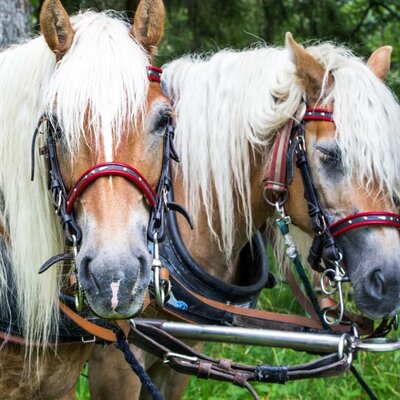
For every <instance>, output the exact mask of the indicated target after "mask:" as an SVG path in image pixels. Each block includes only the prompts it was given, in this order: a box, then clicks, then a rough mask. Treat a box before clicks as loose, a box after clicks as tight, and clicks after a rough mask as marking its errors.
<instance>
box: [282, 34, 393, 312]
mask: <svg viewBox="0 0 400 400" xmlns="http://www.w3.org/2000/svg"><path fill="white" fill-rule="evenodd" d="M287 47H288V48H289V51H290V52H291V57H292V59H293V61H294V63H295V67H296V74H297V80H298V83H299V85H300V86H301V87H302V88H303V93H304V94H305V99H306V104H307V113H306V115H305V117H304V119H305V120H306V123H304V129H305V135H304V140H305V143H304V147H305V149H306V157H307V159H308V163H309V166H310V172H311V185H313V186H314V188H315V193H316V195H317V196H318V199H319V203H320V205H321V209H322V210H321V211H322V213H323V214H324V217H323V219H324V220H323V221H322V222H321V221H319V222H318V221H317V222H316V221H315V220H314V221H313V223H312V224H310V216H309V214H310V215H311V214H312V213H313V212H316V211H317V210H316V209H314V210H310V202H312V201H311V200H310V199H309V198H307V200H306V199H304V197H303V193H304V192H305V191H306V192H307V190H308V189H307V188H305V187H304V186H305V185H304V180H302V179H301V178H300V172H299V171H296V173H295V176H294V180H293V183H292V185H290V187H289V198H288V201H287V202H286V204H285V209H286V211H287V213H288V214H289V215H290V216H291V218H292V221H293V222H294V223H295V224H296V225H298V226H299V227H300V228H301V229H302V230H305V231H308V232H310V233H312V234H317V235H319V234H321V233H322V232H323V230H327V231H331V233H332V235H333V236H334V237H335V240H336V242H337V244H338V248H337V249H336V250H335V251H337V256H338V258H341V257H343V262H344V268H345V270H346V272H347V274H348V275H349V277H350V280H351V282H352V284H353V288H354V300H355V302H356V304H357V306H358V307H359V308H360V310H362V311H364V312H365V313H367V314H368V315H369V316H371V317H374V318H383V317H391V316H393V315H395V313H396V312H397V311H398V310H399V309H400V296H399V293H400V273H399V272H400V269H399V268H400V265H399V250H398V249H399V232H398V227H399V224H398V222H399V220H398V215H397V214H396V212H397V208H396V205H395V202H394V201H393V198H394V197H396V196H397V190H398V189H396V188H394V187H389V185H388V183H387V181H385V179H387V177H390V176H391V175H393V174H395V173H396V172H395V171H396V165H393V163H392V161H393V160H395V159H396V152H397V151H398V149H396V148H392V149H391V148H390V145H388V144H389V143H390V141H391V138H390V137H389V135H393V134H396V132H393V129H394V128H393V126H392V127H391V126H390V124H391V118H392V116H391V114H390V111H392V115H393V116H394V115H395V113H396V112H398V110H396V108H393V109H391V108H390V105H389V104H390V103H389V102H388V104H386V105H385V104H384V101H385V100H384V99H385V98H387V99H388V98H389V95H388V92H389V91H388V89H386V87H385V86H384V84H383V83H382V82H381V81H380V80H384V79H385V78H386V75H387V73H388V71H389V68H390V53H391V48H390V47H388V46H387V47H383V48H381V49H378V50H377V51H376V52H374V53H373V54H372V55H371V57H370V59H369V61H368V63H367V65H365V64H363V63H359V64H358V67H357V68H355V69H354V70H353V72H352V73H350V74H349V73H348V72H347V76H346V77H345V78H344V74H343V72H342V70H343V69H345V68H346V67H344V66H341V65H337V66H335V67H332V66H331V65H328V62H329V59H328V58H324V60H325V62H324V63H323V62H322V61H321V59H318V58H319V57H318V53H312V52H309V51H307V50H305V49H303V48H302V47H301V46H299V45H298V44H297V43H296V42H295V41H294V39H293V38H292V36H291V35H290V34H288V35H287ZM327 60H328V61H327ZM368 66H369V68H370V69H368ZM345 73H346V72H345ZM341 74H342V75H341ZM340 92H342V93H340ZM343 93H346V94H345V95H343ZM321 109H323V110H322V111H321ZM371 121H372V122H371ZM368 124H374V126H375V127H376V128H375V129H374V128H372V126H371V125H370V126H368ZM300 125H301V124H300ZM397 134H399V132H397ZM392 144H393V146H394V144H395V142H394V141H393V142H392ZM374 146H375V149H374ZM383 149H385V150H383ZM385 177H386V178H385ZM306 197H307V195H306ZM307 202H309V204H307ZM300 203H301V204H302V205H301V206H300ZM312 207H313V205H311V208H312ZM310 211H311V212H310ZM312 219H313V217H311V220H312ZM318 224H319V225H320V226H319V227H317V228H316V227H315V225H318ZM324 224H325V225H326V226H323V225H324ZM311 225H314V226H311ZM396 228H397V229H396ZM318 230H319V231H320V232H317V231H318ZM322 257H323V258H325V259H327V258H329V257H327V255H326V254H322ZM328 264H329V260H328Z"/></svg>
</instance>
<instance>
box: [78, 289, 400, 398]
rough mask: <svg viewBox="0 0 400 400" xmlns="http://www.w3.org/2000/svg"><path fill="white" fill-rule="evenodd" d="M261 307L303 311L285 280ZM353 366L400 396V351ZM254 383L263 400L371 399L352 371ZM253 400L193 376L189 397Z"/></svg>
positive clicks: (362, 357)
mask: <svg viewBox="0 0 400 400" xmlns="http://www.w3.org/2000/svg"><path fill="white" fill-rule="evenodd" d="M350 297H351V296H350ZM259 308H262V309H266V310H271V311H277V312H280V311H283V312H288V311H289V312H293V313H299V314H301V313H302V312H301V310H300V308H299V306H298V304H297V303H296V301H295V300H294V299H293V297H292V295H291V292H290V290H289V289H288V288H287V286H286V285H285V284H283V283H281V284H280V285H278V286H277V287H276V288H274V289H269V290H264V291H263V293H262V295H261V297H260V301H259ZM396 334H397V336H399V335H398V332H395V333H394V334H392V336H396ZM204 352H205V354H207V355H210V356H212V357H217V358H222V357H224V358H230V359H232V360H234V361H236V362H241V363H245V364H249V365H257V364H272V365H294V364H301V363H304V362H306V361H310V360H312V359H314V358H315V356H311V355H309V354H306V353H303V352H295V351H292V350H286V349H274V348H266V347H257V346H239V345H230V344H221V343H207V344H206V345H205V349H204ZM353 365H354V366H355V367H356V368H357V369H358V371H359V372H360V373H361V375H362V376H363V378H364V379H365V380H366V382H367V383H368V384H369V385H370V387H371V388H372V389H373V391H374V393H375V394H376V396H377V397H378V398H379V399H384V400H390V399H399V398H400V352H399V351H398V352H391V353H379V354H378V353H361V352H360V353H359V354H358V357H357V358H356V360H355V361H354V363H353ZM86 373H87V371H86ZM253 386H254V388H255V389H256V391H257V393H258V394H259V396H260V397H261V399H263V400H269V399H282V400H295V399H296V400H297V399H298V400H300V399H307V400H314V399H315V400H320V399H329V400H339V399H340V400H350V399H352V400H353V399H367V398H368V397H367V395H366V394H365V392H364V391H363V389H362V388H361V387H360V385H359V384H358V383H357V381H356V379H355V378H354V377H353V375H352V374H351V373H347V374H346V375H344V376H340V377H335V378H325V379H311V380H304V381H292V382H288V383H286V384H285V385H278V384H261V383H256V384H254V385H253ZM250 398H251V396H250V394H249V393H248V392H247V391H246V390H245V389H243V388H240V387H237V386H234V385H232V384H229V383H224V382H218V381H208V380H202V379H197V378H192V379H191V380H190V383H189V386H188V387H187V389H186V391H185V394H184V397H183V400H193V399H199V400H203V399H204V400H225V399H226V400H245V399H250ZM89 399H90V396H89V394H88V383H87V378H85V377H81V379H80V381H79V382H78V385H77V400H89Z"/></svg>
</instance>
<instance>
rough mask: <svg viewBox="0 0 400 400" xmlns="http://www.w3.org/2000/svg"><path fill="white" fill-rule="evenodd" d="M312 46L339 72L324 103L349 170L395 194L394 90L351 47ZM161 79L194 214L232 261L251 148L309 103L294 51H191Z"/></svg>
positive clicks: (265, 142) (246, 208)
mask: <svg viewBox="0 0 400 400" xmlns="http://www.w3.org/2000/svg"><path fill="white" fill-rule="evenodd" d="M308 50H309V51H310V52H311V53H312V54H313V55H314V56H315V57H316V58H317V59H318V60H319V61H320V62H321V63H322V64H324V65H325V66H326V67H327V71H326V72H327V74H328V73H329V72H331V73H332V74H333V76H334V81H335V86H334V89H333V91H332V93H331V97H329V98H328V99H327V102H329V101H331V100H332V98H334V105H335V106H334V118H335V122H336V124H337V127H338V132H337V140H338V143H339V145H340V146H341V148H342V152H343V154H344V161H345V163H346V164H345V165H346V166H347V167H348V168H349V176H353V177H356V178H357V179H358V181H359V183H360V185H368V184H371V183H372V179H374V183H378V185H379V187H380V189H381V190H382V191H388V192H389V193H388V195H389V196H392V195H394V196H397V197H398V196H399V195H400V182H399V180H400V174H399V173H398V171H399V170H400V169H399V168H400V157H398V155H397V154H396V152H398V150H399V149H400V110H399V105H398V103H397V102H396V99H395V97H394V95H393V94H392V93H391V92H390V91H389V89H387V88H386V87H385V85H384V84H383V83H382V82H381V81H380V80H379V79H378V78H376V77H375V76H374V74H373V73H372V72H371V71H370V70H369V69H368V67H367V66H366V65H365V64H364V63H363V62H362V61H361V60H360V59H358V58H356V57H354V56H353V55H352V54H351V53H350V52H349V51H347V50H346V49H344V48H340V47H336V46H333V45H331V44H322V45H317V46H314V47H311V48H309V49H308ZM162 80H163V88H164V90H165V91H166V93H167V94H168V95H169V96H170V97H171V99H172V100H173V102H174V108H175V110H176V114H177V128H176V142H177V146H178V151H179V153H180V156H181V161H182V162H181V168H182V171H183V172H182V173H183V180H184V187H185V197H186V201H187V203H188V208H189V210H190V211H191V213H193V214H194V216H195V217H196V215H197V213H198V212H199V210H200V209H201V208H202V207H204V209H205V212H206V215H207V218H208V223H209V225H210V227H211V229H212V230H213V232H214V233H216V236H218V235H217V234H219V235H220V236H219V243H220V247H221V248H222V249H224V251H225V252H226V257H227V259H229V258H230V256H231V253H232V248H233V245H234V235H235V227H236V226H237V221H235V214H236V212H235V208H236V210H237V206H238V207H239V210H240V212H241V213H242V214H243V215H244V216H245V219H246V224H247V234H248V236H249V235H250V234H251V232H252V215H251V207H250V198H251V187H250V161H251V157H252V151H251V149H252V148H254V146H259V145H260V146H262V148H264V151H265V154H266V156H268V150H269V148H270V143H271V142H272V140H273V137H274V134H275V133H276V130H277V129H278V128H279V127H281V126H282V125H283V124H285V123H286V122H287V121H288V119H289V118H291V117H292V116H296V117H297V116H298V113H300V112H301V110H302V109H303V108H304V107H303V102H302V97H303V91H302V88H301V87H299V85H298V82H297V79H296V74H295V65H294V63H293V61H292V57H291V53H290V51H289V50H288V49H277V48H271V47H260V48H256V49H251V50H245V51H241V52H235V51H221V52H218V53H216V54H215V55H212V56H207V57H201V56H192V57H190V56H187V57H183V58H181V59H178V60H175V61H173V62H171V63H170V64H167V65H166V66H165V67H164V73H163V78H162ZM325 81H326V82H327V81H328V80H327V79H325ZM260 184H262V183H261V182H260ZM215 189H216V190H215ZM215 210H217V211H215ZM217 216H218V217H217Z"/></svg>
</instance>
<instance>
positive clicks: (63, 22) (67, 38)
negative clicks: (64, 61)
mask: <svg viewBox="0 0 400 400" xmlns="http://www.w3.org/2000/svg"><path fill="white" fill-rule="evenodd" d="M40 29H41V31H42V33H43V36H44V38H45V39H46V42H47V44H48V46H49V47H50V49H51V50H52V51H53V52H54V53H55V55H56V58H57V60H59V59H61V58H62V56H63V55H64V54H65V53H66V52H67V51H68V50H69V48H70V47H71V44H72V40H73V38H74V30H73V29H72V25H71V22H70V20H69V16H68V14H67V12H66V11H65V9H64V7H63V6H62V4H61V2H60V0H45V2H44V3H43V6H42V10H41V12H40Z"/></svg>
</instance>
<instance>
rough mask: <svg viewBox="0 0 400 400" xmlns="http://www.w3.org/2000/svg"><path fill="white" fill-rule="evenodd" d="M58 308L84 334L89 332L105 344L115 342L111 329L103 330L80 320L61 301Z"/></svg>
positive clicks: (79, 317)
mask: <svg viewBox="0 0 400 400" xmlns="http://www.w3.org/2000/svg"><path fill="white" fill-rule="evenodd" d="M59 307H60V309H61V311H62V312H63V313H64V314H65V315H67V316H68V317H69V318H70V319H72V321H74V322H75V323H76V324H77V325H79V326H80V327H81V328H82V329H84V330H85V331H86V332H89V333H90V334H91V335H93V336H95V337H97V338H100V339H103V340H106V341H107V342H115V341H116V340H117V338H116V336H115V333H114V332H113V331H112V330H111V329H107V328H103V327H102V326H98V325H96V324H94V323H93V322H90V321H88V320H87V319H85V318H82V317H81V316H80V315H79V314H77V313H76V312H74V311H72V310H71V309H70V308H69V307H68V306H67V305H65V304H64V303H63V302H62V301H59Z"/></svg>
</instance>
